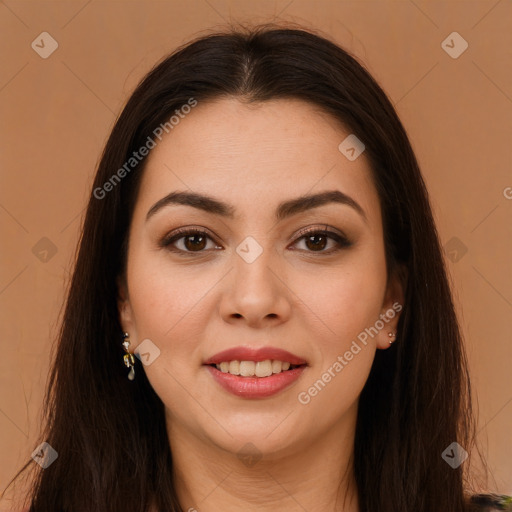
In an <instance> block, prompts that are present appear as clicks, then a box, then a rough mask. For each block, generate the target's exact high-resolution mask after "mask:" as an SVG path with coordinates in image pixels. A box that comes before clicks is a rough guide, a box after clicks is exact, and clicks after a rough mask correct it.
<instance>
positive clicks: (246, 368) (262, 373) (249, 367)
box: [208, 359, 306, 378]
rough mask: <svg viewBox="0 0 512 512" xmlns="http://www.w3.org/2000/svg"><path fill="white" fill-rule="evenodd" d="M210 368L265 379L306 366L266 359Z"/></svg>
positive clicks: (216, 365) (225, 362)
mask: <svg viewBox="0 0 512 512" xmlns="http://www.w3.org/2000/svg"><path fill="white" fill-rule="evenodd" d="M208 366H211V367H212V368H216V369H217V370H219V371H221V372H222V373H229V374H231V375H237V376H240V377H257V378H265V377H270V376H271V375H276V374H279V373H283V372H289V371H292V370H295V369H296V368H300V367H302V366H306V364H305V363H304V364H292V363H290V362H289V361H280V360H279V359H273V360H272V359H265V360H264V361H239V360H232V361H222V362H221V363H211V364H209V365H208Z"/></svg>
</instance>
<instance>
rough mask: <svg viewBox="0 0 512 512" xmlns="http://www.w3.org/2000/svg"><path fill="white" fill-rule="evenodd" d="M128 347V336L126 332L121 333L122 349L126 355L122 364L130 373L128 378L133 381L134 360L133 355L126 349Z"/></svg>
mask: <svg viewBox="0 0 512 512" xmlns="http://www.w3.org/2000/svg"><path fill="white" fill-rule="evenodd" d="M129 346H130V339H129V334H128V333H127V332H125V333H123V347H124V351H125V352H126V354H125V355H124V356H123V360H124V364H125V366H126V367H127V368H130V373H128V378H129V379H130V380H133V379H134V378H135V368H134V366H135V358H134V357H133V354H131V353H130V351H129V350H128V347H129Z"/></svg>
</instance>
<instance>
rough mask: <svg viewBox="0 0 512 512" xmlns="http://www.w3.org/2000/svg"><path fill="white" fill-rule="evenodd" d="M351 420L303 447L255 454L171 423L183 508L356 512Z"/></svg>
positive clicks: (213, 511) (211, 511) (205, 511)
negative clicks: (238, 451) (241, 453)
mask: <svg viewBox="0 0 512 512" xmlns="http://www.w3.org/2000/svg"><path fill="white" fill-rule="evenodd" d="M350 424H351V425H352V428H348V429H347V428H346V427H347V425H344V426H343V425H338V426H336V427H333V428H331V430H330V431H328V432H325V434H324V435H322V436H319V437H317V438H316V439H314V440H311V441H310V442H309V443H307V442H306V443H304V444H303V445H302V446H300V447H287V448H286V450H283V451H282V452H280V453H276V452H273V453H269V454H260V453H257V454H256V456H255V457H253V458H251V457H242V456H237V454H236V453H232V452H228V451H226V450H225V449H223V448H221V447H219V446H216V445H215V444H213V443H212V441H211V440H209V439H208V440H204V439H199V437H198V436H194V435H193V434H191V433H190V431H189V430H188V429H186V428H181V427H180V426H176V425H173V427H172V428H169V426H168V432H169V440H170V443H171V450H172V454H173V464H174V469H175V475H176V479H175V485H176V489H177V493H178V498H179V500H180V503H181V505H182V508H183V510H186V511H189V512H194V511H200V512H220V511H222V512H232V511H239V510H244V511H247V512H253V511H254V512H256V511H258V512H267V511H272V512H275V510H276V508H277V510H286V511H287V512H288V511H289V512H295V511H297V512H304V510H307V511H308V512H325V511H332V512H358V511H359V508H358V499H357V488H356V484H355V481H354V473H353V464H352V457H353V445H354V428H353V424H354V422H353V421H351V422H350ZM168 425H170V422H168ZM260 457H261V458H260Z"/></svg>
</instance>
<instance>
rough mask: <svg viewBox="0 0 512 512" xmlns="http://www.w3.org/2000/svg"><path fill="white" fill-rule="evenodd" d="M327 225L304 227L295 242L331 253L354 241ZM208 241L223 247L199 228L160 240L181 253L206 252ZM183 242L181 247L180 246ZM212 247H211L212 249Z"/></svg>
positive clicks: (179, 232) (310, 248)
mask: <svg viewBox="0 0 512 512" xmlns="http://www.w3.org/2000/svg"><path fill="white" fill-rule="evenodd" d="M327 227H328V226H325V227H324V229H319V228H318V227H317V228H304V229H302V230H300V231H299V233H298V234H297V236H298V237H299V238H298V239H297V240H296V242H295V244H294V245H296V244H297V243H298V242H301V241H302V240H304V244H305V247H306V249H301V250H305V251H306V252H317V253H325V254H331V253H333V252H336V251H339V250H340V249H342V248H345V247H350V246H351V245H352V243H351V242H350V241H349V240H348V239H347V238H346V237H345V236H344V235H342V234H340V233H337V232H334V231H331V230H329V229H327ZM329 240H330V241H331V242H332V241H334V247H332V246H331V247H330V248H329V249H328V250H325V248H326V246H327V245H328V241H329ZM208 241H211V242H212V243H213V248H214V249H222V247H221V246H219V245H218V244H216V243H215V241H214V240H213V237H212V236H210V234H209V233H208V232H207V231H205V230H204V229H198V228H181V229H178V230H177V231H175V232H173V233H171V234H170V235H168V236H166V237H164V239H163V240H162V241H161V242H160V246H161V247H165V248H167V249H169V250H171V251H173V252H176V253H178V254H180V255H186V254H187V253H188V254H190V253H201V252H206V249H207V244H208ZM180 242H181V247H179V245H180ZM211 248H212V247H210V249H211Z"/></svg>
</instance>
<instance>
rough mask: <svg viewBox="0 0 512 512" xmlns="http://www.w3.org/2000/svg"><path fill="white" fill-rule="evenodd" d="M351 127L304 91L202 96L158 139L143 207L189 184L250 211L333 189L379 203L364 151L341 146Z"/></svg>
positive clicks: (148, 167) (371, 204) (366, 206)
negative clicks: (252, 97)
mask: <svg viewBox="0 0 512 512" xmlns="http://www.w3.org/2000/svg"><path fill="white" fill-rule="evenodd" d="M348 135H350V132H349V131H348V130H347V129H346V128H345V127H344V126H343V125H342V123H341V122H339V121H338V120H337V119H335V118H334V117H333V116H331V115H328V114H326V113H325V112H323V111H322V110H320V109H319V108H318V107H317V106H315V105H312V104H310V103H307V102H304V101H301V100H297V99H279V100H272V101H265V102H258V103H252V104H247V103H242V102H241V101H240V100H238V99H236V98H223V99H219V100H215V101H210V102H205V103H201V102H199V103H198V105H197V106H195V107H194V108H193V109H192V110H191V111H190V113H189V114H187V115H183V117H182V118H181V119H180V121H179V123H178V124H176V125H175V126H174V127H173V129H172V130H171V131H170V133H168V134H166V135H164V136H163V138H162V140H161V141H158V139H155V141H156V143H157V145H156V147H155V148H154V149H152V150H151V152H150V154H149V156H148V159H147V162H146V167H145V170H144V175H143V177H142V182H141V187H140V192H139V201H138V204H137V206H136V209H137V208H138V207H144V208H146V210H147V209H148V208H149V207H150V206H151V204H153V203H154V202H156V201H158V200H159V199H160V198H161V197H162V196H164V195H166V194H168V193H169V192H171V191H173V190H187V189H189V190H193V191H196V192H199V193H205V194H209V195H215V196H219V197H222V198H223V199H224V200H225V201H228V202H230V203H232V204H234V205H236V206H237V211H238V210H244V209H245V210H246V211H245V213H247V214H254V213H257V212H260V213H261V206H262V205H263V204H265V205H269V206H270V205H271V204H276V203H278V202H281V201H282V200H283V199H286V198H289V197H296V196H299V195H303V194H305V193H311V192H319V191H322V190H327V189H329V190H332V189H338V190H341V191H342V192H344V193H346V194H349V195H351V196H356V197H357V199H356V197H354V198H355V199H356V200H357V202H359V203H360V204H361V206H363V208H364V209H365V210H372V209H375V207H376V206H378V197H377V193H376V190H375V188H374V186H373V182H372V179H371V172H370V167H369V165H368V162H367V159H366V158H365V156H364V153H363V154H362V155H361V156H360V157H359V158H357V159H356V160H354V161H350V160H348V159H347V158H346V157H345V156H344V155H343V154H342V153H341V152H340V150H339V149H338V146H339V145H340V143H341V142H342V141H343V140H344V139H345V138H346V137H347V136H348ZM150 203H151V204H150ZM240 213H241V214H243V213H244V212H243V211H240Z"/></svg>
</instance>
